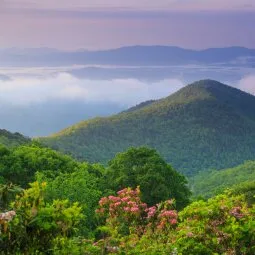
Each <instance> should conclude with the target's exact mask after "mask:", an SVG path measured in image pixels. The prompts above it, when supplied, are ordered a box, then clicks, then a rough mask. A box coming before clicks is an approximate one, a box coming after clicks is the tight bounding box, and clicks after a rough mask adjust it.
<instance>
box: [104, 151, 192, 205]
mask: <svg viewBox="0 0 255 255" xmlns="http://www.w3.org/2000/svg"><path fill="white" fill-rule="evenodd" d="M105 180H106V183H107V184H108V186H109V187H110V188H111V189H113V190H115V191H118V190H120V189H123V188H125V187H132V188H135V187H137V186H140V188H141V191H142V200H143V201H144V202H146V203H148V204H149V205H153V204H156V203H159V202H161V201H164V200H167V199H170V198H174V199H175V200H176V206H177V208H182V207H184V206H185V205H187V204H188V202H189V196H190V194H191V193H190V191H189V189H188V187H187V181H186V179H185V177H184V176H182V175H181V174H179V173H178V172H176V171H175V170H174V169H173V168H172V167H171V166H170V165H169V164H167V163H166V162H165V161H164V159H163V158H161V157H160V155H159V154H158V153H157V152H156V151H155V150H153V149H149V148H146V147H140V148H130V149H128V150H127V151H126V152H123V153H119V154H117V155H116V157H115V158H114V159H113V160H111V161H110V162H109V164H108V168H107V171H106V174H105Z"/></svg>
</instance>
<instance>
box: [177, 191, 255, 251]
mask: <svg viewBox="0 0 255 255" xmlns="http://www.w3.org/2000/svg"><path fill="white" fill-rule="evenodd" d="M180 219H181V223H180V224H179V226H178V228H177V231H176V242H175V245H176V246H177V247H178V250H179V251H181V253H182V254H190V255H192V254H194V255H195V254H196V255H197V254H226V255H227V254H228V255H232V254H245V255H248V254H255V231H254V230H255V214H254V211H253V209H251V208H249V207H247V204H246V202H245V199H244V197H243V196H234V197H233V196H229V194H225V195H219V196H217V197H215V198H212V199H209V200H208V201H207V202H205V201H198V202H194V203H192V204H191V205H190V206H188V207H186V208H185V209H184V210H183V211H182V212H181V213H180Z"/></svg>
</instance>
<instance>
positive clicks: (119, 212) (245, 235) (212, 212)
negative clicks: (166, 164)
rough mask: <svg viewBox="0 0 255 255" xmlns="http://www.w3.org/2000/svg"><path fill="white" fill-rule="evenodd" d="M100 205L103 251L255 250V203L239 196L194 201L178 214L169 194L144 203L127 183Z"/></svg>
mask: <svg viewBox="0 0 255 255" xmlns="http://www.w3.org/2000/svg"><path fill="white" fill-rule="evenodd" d="M99 205H100V206H99V208H98V210H97V213H98V214H99V215H100V216H102V217H104V218H105V219H106V221H105V223H106V227H107V228H108V230H109V231H108V235H107V236H106V238H105V239H103V240H100V241H99V242H98V243H97V244H99V245H100V244H101V247H104V252H105V253H103V254H130V255H131V254H132V255H135V254H150V255H153V254H155V255H156V254H170V255H172V254H182V255H192V254H194V255H204V254H208V255H210V254H212V255H213V254H225V255H234V254H240V255H253V254H255V231H254V230H255V206H254V207H253V208H250V207H248V206H247V203H246V202H245V199H244V197H242V196H231V195H229V194H223V195H220V196H217V197H215V198H212V199H210V200H208V201H196V202H193V203H192V204H191V205H189V206H188V207H186V208H185V209H184V210H183V211H181V212H180V213H179V214H178V213H177V211H176V210H174V201H173V200H167V201H165V202H162V203H160V204H157V205H154V206H151V207H148V206H147V204H145V203H143V202H142V201H141V199H140V190H139V188H137V189H136V190H132V189H130V188H127V189H124V190H121V191H119V192H118V195H117V196H109V197H104V198H102V199H101V200H100V202H99ZM123 224H124V225H125V227H126V228H125V230H126V232H123V231H122V230H123ZM102 244H104V246H102Z"/></svg>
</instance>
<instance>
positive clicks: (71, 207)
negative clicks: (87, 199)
mask: <svg viewBox="0 0 255 255" xmlns="http://www.w3.org/2000/svg"><path fill="white" fill-rule="evenodd" d="M45 188H46V183H41V184H40V183H38V182H35V183H32V184H31V187H30V188H29V189H27V190H24V192H23V193H22V194H20V195H17V196H16V199H15V201H14V202H12V203H11V207H12V209H13V211H8V212H5V213H0V227H2V229H0V230H1V232H0V254H46V253H47V254H51V253H50V251H51V250H52V248H53V246H54V240H55V239H56V238H61V237H65V238H67V237H72V236H73V235H74V233H75V227H76V226H77V225H78V224H79V222H80V220H81V219H82V218H83V215H82V213H81V210H82V208H81V207H80V206H79V205H78V203H73V204H71V203H69V201H68V200H55V201H53V202H52V203H47V202H46V201H45V199H44V191H45ZM1 252H2V253H1Z"/></svg>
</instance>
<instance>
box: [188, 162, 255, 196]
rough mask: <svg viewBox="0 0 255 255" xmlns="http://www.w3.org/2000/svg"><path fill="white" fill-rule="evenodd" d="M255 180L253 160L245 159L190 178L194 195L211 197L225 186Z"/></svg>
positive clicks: (229, 186)
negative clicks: (234, 165)
mask: <svg viewBox="0 0 255 255" xmlns="http://www.w3.org/2000/svg"><path fill="white" fill-rule="evenodd" d="M253 180H255V161H247V162H245V163H244V164H242V165H239V166H237V167H234V168H230V169H224V170H220V171H211V172H202V173H200V174H198V175H197V176H195V177H194V178H193V179H190V181H191V186H192V189H193V192H194V195H197V196H199V195H203V196H204V197H211V196H213V195H216V194H220V193H222V192H223V191H224V190H225V189H226V188H231V187H233V186H235V185H240V184H241V183H243V186H245V185H246V184H245V183H246V182H251V181H253Z"/></svg>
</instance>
